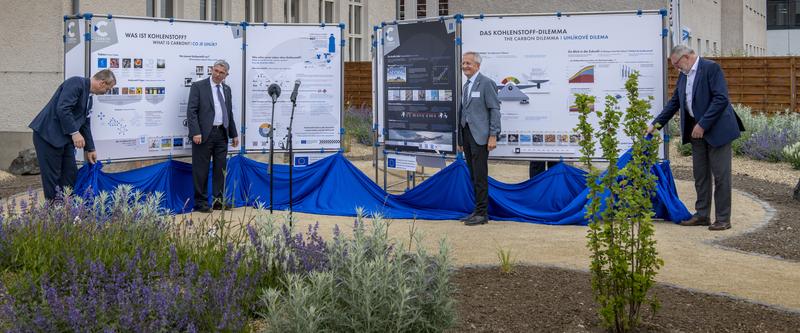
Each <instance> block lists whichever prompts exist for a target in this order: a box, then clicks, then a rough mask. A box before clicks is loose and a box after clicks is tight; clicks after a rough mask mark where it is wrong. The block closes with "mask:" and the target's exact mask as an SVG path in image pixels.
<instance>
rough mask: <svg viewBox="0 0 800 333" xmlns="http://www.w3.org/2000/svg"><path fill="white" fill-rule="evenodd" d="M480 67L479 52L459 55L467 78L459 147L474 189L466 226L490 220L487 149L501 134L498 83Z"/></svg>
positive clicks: (462, 101)
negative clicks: (471, 207)
mask: <svg viewBox="0 0 800 333" xmlns="http://www.w3.org/2000/svg"><path fill="white" fill-rule="evenodd" d="M480 68H481V56H480V55H479V54H478V53H476V52H465V53H464V55H463V56H462V57H461V71H462V72H464V75H465V76H466V77H467V81H466V82H465V83H464V87H463V90H462V93H463V95H462V96H461V112H460V115H459V127H460V128H459V129H460V130H459V135H458V150H459V151H463V152H464V158H465V159H466V160H467V166H468V168H469V174H470V177H471V179H472V187H473V190H474V192H475V209H474V210H473V211H472V213H471V214H469V215H468V216H467V217H465V218H463V219H462V221H463V222H464V224H465V225H468V226H473V225H480V224H486V223H488V222H489V152H490V151H491V150H493V149H495V148H496V147H497V136H498V135H500V100H499V99H498V98H497V85H496V84H495V83H494V81H492V79H490V78H488V77H486V76H484V75H483V74H481V73H480V72H479V71H480Z"/></svg>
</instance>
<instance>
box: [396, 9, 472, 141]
mask: <svg viewBox="0 0 800 333" xmlns="http://www.w3.org/2000/svg"><path fill="white" fill-rule="evenodd" d="M455 26H456V23H455V21H454V20H443V21H434V22H416V23H404V24H396V25H387V26H385V27H383V28H382V30H383V41H382V42H383V43H382V44H383V45H382V47H383V53H382V54H383V61H382V65H383V71H384V73H383V77H384V79H385V80H384V91H383V94H384V96H385V98H384V116H385V119H384V126H385V128H386V136H385V138H384V140H385V143H386V148H387V149H398V150H403V151H412V152H433V153H437V154H438V153H454V152H455V145H456V136H455V133H456V131H455V130H456V101H455V98H454V96H455V94H454V87H455V86H456V71H458V70H459V69H458V68H457V67H456V52H455Z"/></svg>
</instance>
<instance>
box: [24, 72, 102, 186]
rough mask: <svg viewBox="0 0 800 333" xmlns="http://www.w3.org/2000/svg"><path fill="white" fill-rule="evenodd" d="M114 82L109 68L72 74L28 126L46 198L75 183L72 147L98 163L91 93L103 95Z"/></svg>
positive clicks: (76, 171)
mask: <svg viewBox="0 0 800 333" xmlns="http://www.w3.org/2000/svg"><path fill="white" fill-rule="evenodd" d="M116 83H117V79H116V78H115V77H114V73H112V72H111V71H110V70H108V69H104V70H101V71H99V72H97V73H96V74H95V75H94V76H92V77H91V78H84V77H79V76H75V77H71V78H69V79H67V80H66V81H64V82H63V83H62V84H61V86H59V87H58V89H56V92H55V94H53V97H52V98H51V99H50V102H48V103H47V105H46V106H45V107H44V109H42V111H41V112H39V114H38V115H37V116H36V118H34V119H33V121H32V122H31V123H30V125H28V127H30V128H31V129H32V130H33V146H34V147H35V148H36V157H37V159H38V160H39V168H40V169H41V175H42V187H43V188H44V197H45V198H46V199H48V200H52V199H55V198H56V195H57V193H58V188H64V187H66V186H70V187H73V186H75V178H76V176H77V174H78V167H77V166H76V165H75V148H83V151H84V157H85V160H86V161H88V162H89V163H92V164H94V163H95V162H97V152H95V150H94V141H93V140H92V126H91V124H90V122H89V114H90V112H91V110H92V95H103V94H105V93H107V92H108V91H109V90H111V88H113V87H114V85H115V84H116Z"/></svg>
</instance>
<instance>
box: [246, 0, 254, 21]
mask: <svg viewBox="0 0 800 333" xmlns="http://www.w3.org/2000/svg"><path fill="white" fill-rule="evenodd" d="M250 2H251V1H250V0H244V20H245V21H247V22H253V20H252V17H251V16H250V15H252V14H253V11H252V10H251V9H250Z"/></svg>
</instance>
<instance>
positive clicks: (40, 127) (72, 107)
mask: <svg viewBox="0 0 800 333" xmlns="http://www.w3.org/2000/svg"><path fill="white" fill-rule="evenodd" d="M90 82H91V81H90V79H87V78H84V77H80V76H74V77H71V78H69V79H67V80H66V81H64V82H63V83H61V85H60V86H58V89H56V92H55V93H54V94H53V97H52V98H50V101H49V102H48V103H47V105H45V107H44V108H43V109H42V111H40V112H39V114H38V115H36V118H33V121H31V123H30V124H29V125H28V127H30V128H31V129H32V130H33V131H34V132H36V133H37V134H39V136H41V137H42V139H44V140H45V141H47V143H49V144H50V145H52V146H53V147H56V148H61V147H64V146H65V145H67V144H71V143H72V133H75V132H80V133H81V135H83V138H84V140H85V141H86V146H85V147H84V150H85V151H94V140H93V139H92V126H91V123H90V119H89V111H90V105H91V103H90V101H89V93H90V90H89V83H90Z"/></svg>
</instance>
